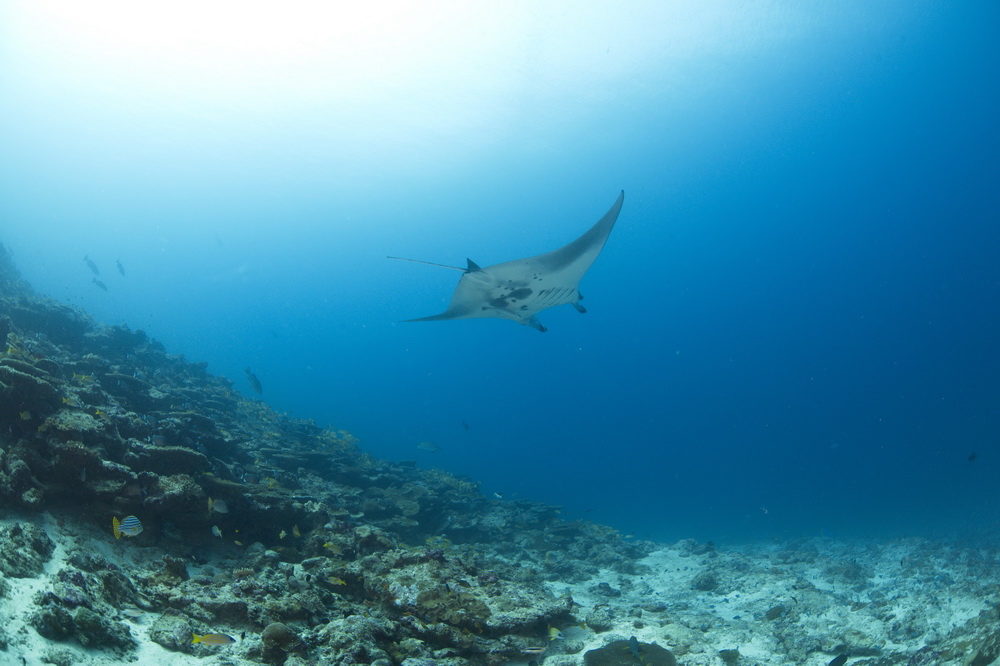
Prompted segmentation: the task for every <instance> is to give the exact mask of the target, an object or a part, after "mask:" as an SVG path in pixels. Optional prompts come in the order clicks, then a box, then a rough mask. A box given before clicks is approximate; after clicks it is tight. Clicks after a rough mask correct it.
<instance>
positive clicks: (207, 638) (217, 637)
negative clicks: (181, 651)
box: [191, 634, 236, 645]
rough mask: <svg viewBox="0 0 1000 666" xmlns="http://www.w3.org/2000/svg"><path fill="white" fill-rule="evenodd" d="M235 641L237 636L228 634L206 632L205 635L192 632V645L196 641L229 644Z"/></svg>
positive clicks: (210, 643)
mask: <svg viewBox="0 0 1000 666" xmlns="http://www.w3.org/2000/svg"><path fill="white" fill-rule="evenodd" d="M235 642H236V639H235V638H233V637H232V636H227V635H226V634H205V635H203V636H199V635H198V634H191V644H192V645H194V644H195V643H201V644H202V645H229V644H230V643H235Z"/></svg>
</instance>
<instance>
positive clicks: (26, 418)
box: [21, 409, 31, 421]
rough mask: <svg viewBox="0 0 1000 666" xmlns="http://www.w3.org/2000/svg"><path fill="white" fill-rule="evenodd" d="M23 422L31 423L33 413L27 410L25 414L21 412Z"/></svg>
mask: <svg viewBox="0 0 1000 666" xmlns="http://www.w3.org/2000/svg"><path fill="white" fill-rule="evenodd" d="M21 420H22V421H30V420H31V412H29V411H28V410H27V409H26V410H24V411H23V412H21Z"/></svg>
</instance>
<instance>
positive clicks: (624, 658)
mask: <svg viewBox="0 0 1000 666" xmlns="http://www.w3.org/2000/svg"><path fill="white" fill-rule="evenodd" d="M635 649H638V651H639V656H638V657H636V656H635V653H634V651H635ZM637 662H638V663H641V664H643V666H677V658H676V657H674V655H673V653H672V652H671V651H670V650H668V649H666V648H662V647H660V646H659V645H657V644H656V643H637V644H635V645H633V646H630V645H629V641H612V642H610V643H608V644H607V645H605V646H604V647H602V648H598V649H596V650H587V652H586V653H585V654H584V655H583V663H584V666H634V665H635V664H636V663H637Z"/></svg>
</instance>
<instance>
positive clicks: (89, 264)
mask: <svg viewBox="0 0 1000 666" xmlns="http://www.w3.org/2000/svg"><path fill="white" fill-rule="evenodd" d="M83 263H85V264H87V267H88V268H90V270H91V271H93V272H94V275H100V274H101V271H99V270H97V264H95V263H94V262H93V261H92V260H91V259H90V257H84V258H83Z"/></svg>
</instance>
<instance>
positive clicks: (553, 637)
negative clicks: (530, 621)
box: [549, 627, 566, 641]
mask: <svg viewBox="0 0 1000 666" xmlns="http://www.w3.org/2000/svg"><path fill="white" fill-rule="evenodd" d="M564 638H566V637H565V636H563V632H561V631H559V630H558V629H556V628H555V627H549V640H550V641H561V640H562V639H564Z"/></svg>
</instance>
